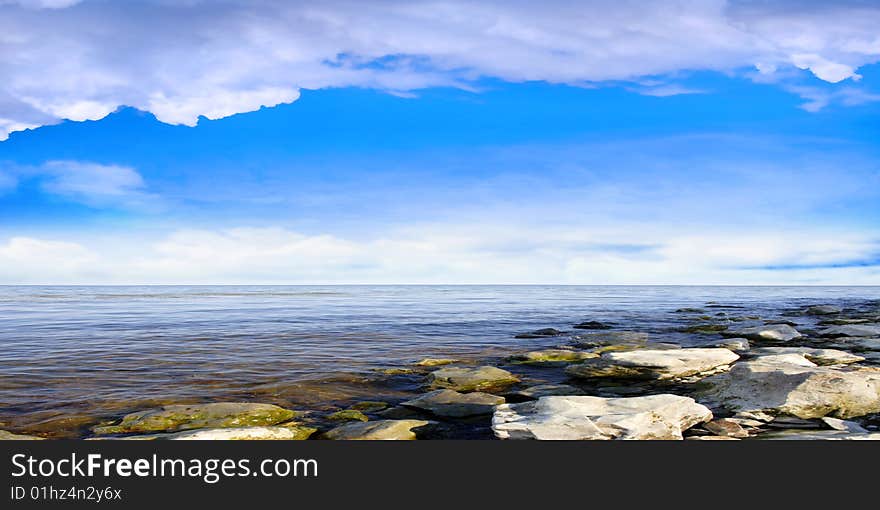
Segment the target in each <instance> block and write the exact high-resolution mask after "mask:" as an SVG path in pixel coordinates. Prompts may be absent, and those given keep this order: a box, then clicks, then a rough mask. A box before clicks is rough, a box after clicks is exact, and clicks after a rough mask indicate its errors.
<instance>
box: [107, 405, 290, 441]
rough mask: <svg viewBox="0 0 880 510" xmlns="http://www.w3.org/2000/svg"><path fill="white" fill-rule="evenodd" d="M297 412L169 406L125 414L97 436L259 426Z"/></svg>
mask: <svg viewBox="0 0 880 510" xmlns="http://www.w3.org/2000/svg"><path fill="white" fill-rule="evenodd" d="M295 415H296V413H295V412H294V411H291V410H289V409H284V408H281V407H278V406H276V405H272V404H252V403H246V402H221V403H213V404H196V405H168V406H163V407H160V408H156V409H148V410H146V411H139V412H136V413H131V414H127V415H125V417H123V418H122V421H121V422H120V423H119V424H117V425H107V426H98V427H95V428H94V432H95V433H96V434H129V433H135V432H175V431H181V430H192V429H200V428H228V427H259V426H268V425H275V424H277V423H281V422H284V421H287V420H290V419H291V418H293V417H294V416H295Z"/></svg>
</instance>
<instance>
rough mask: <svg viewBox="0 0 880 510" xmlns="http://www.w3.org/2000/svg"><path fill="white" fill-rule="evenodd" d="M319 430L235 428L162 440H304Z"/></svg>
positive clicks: (183, 434)
mask: <svg viewBox="0 0 880 510" xmlns="http://www.w3.org/2000/svg"><path fill="white" fill-rule="evenodd" d="M317 430H318V429H315V428H312V427H279V426H275V427H235V428H221V429H199V430H191V431H187V432H177V433H174V434H164V436H165V437H162V438H161V439H169V440H173V441H218V440H222V441H250V440H261V441H264V440H287V441H293V440H303V439H308V437H309V436H311V435H312V434H314V433H315V431H317Z"/></svg>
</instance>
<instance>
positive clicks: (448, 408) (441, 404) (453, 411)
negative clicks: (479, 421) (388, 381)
mask: <svg viewBox="0 0 880 510" xmlns="http://www.w3.org/2000/svg"><path fill="white" fill-rule="evenodd" d="M503 403H504V397H498V396H495V395H490V394H489V393H482V392H478V391H475V392H473V393H459V392H457V391H454V390H435V391H432V392H430V393H425V394H424V395H421V396H419V397H418V398H414V399H412V400H408V401H406V402H403V403H402V404H401V405H404V406H407V407H414V408H416V409H422V410H424V411H428V412H430V413H432V414H435V415H437V416H448V417H455V418H460V417H465V416H479V415H481V414H492V412H493V411H494V410H495V406H496V405H498V404H503Z"/></svg>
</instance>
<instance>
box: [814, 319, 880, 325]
mask: <svg viewBox="0 0 880 510" xmlns="http://www.w3.org/2000/svg"><path fill="white" fill-rule="evenodd" d="M870 322H871V320H870V319H840V318H838V319H825V320H821V321H819V323H818V324H819V325H820V326H848V325H850V324H868V323H870Z"/></svg>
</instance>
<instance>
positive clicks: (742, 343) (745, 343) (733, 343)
mask: <svg viewBox="0 0 880 510" xmlns="http://www.w3.org/2000/svg"><path fill="white" fill-rule="evenodd" d="M714 347H721V348H723V349H729V350H731V351H734V352H742V351H747V350H749V349H750V348H751V345H749V340H748V339H747V338H728V339H726V340H724V341H721V342H718V343H717V344H715V345H714Z"/></svg>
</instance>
